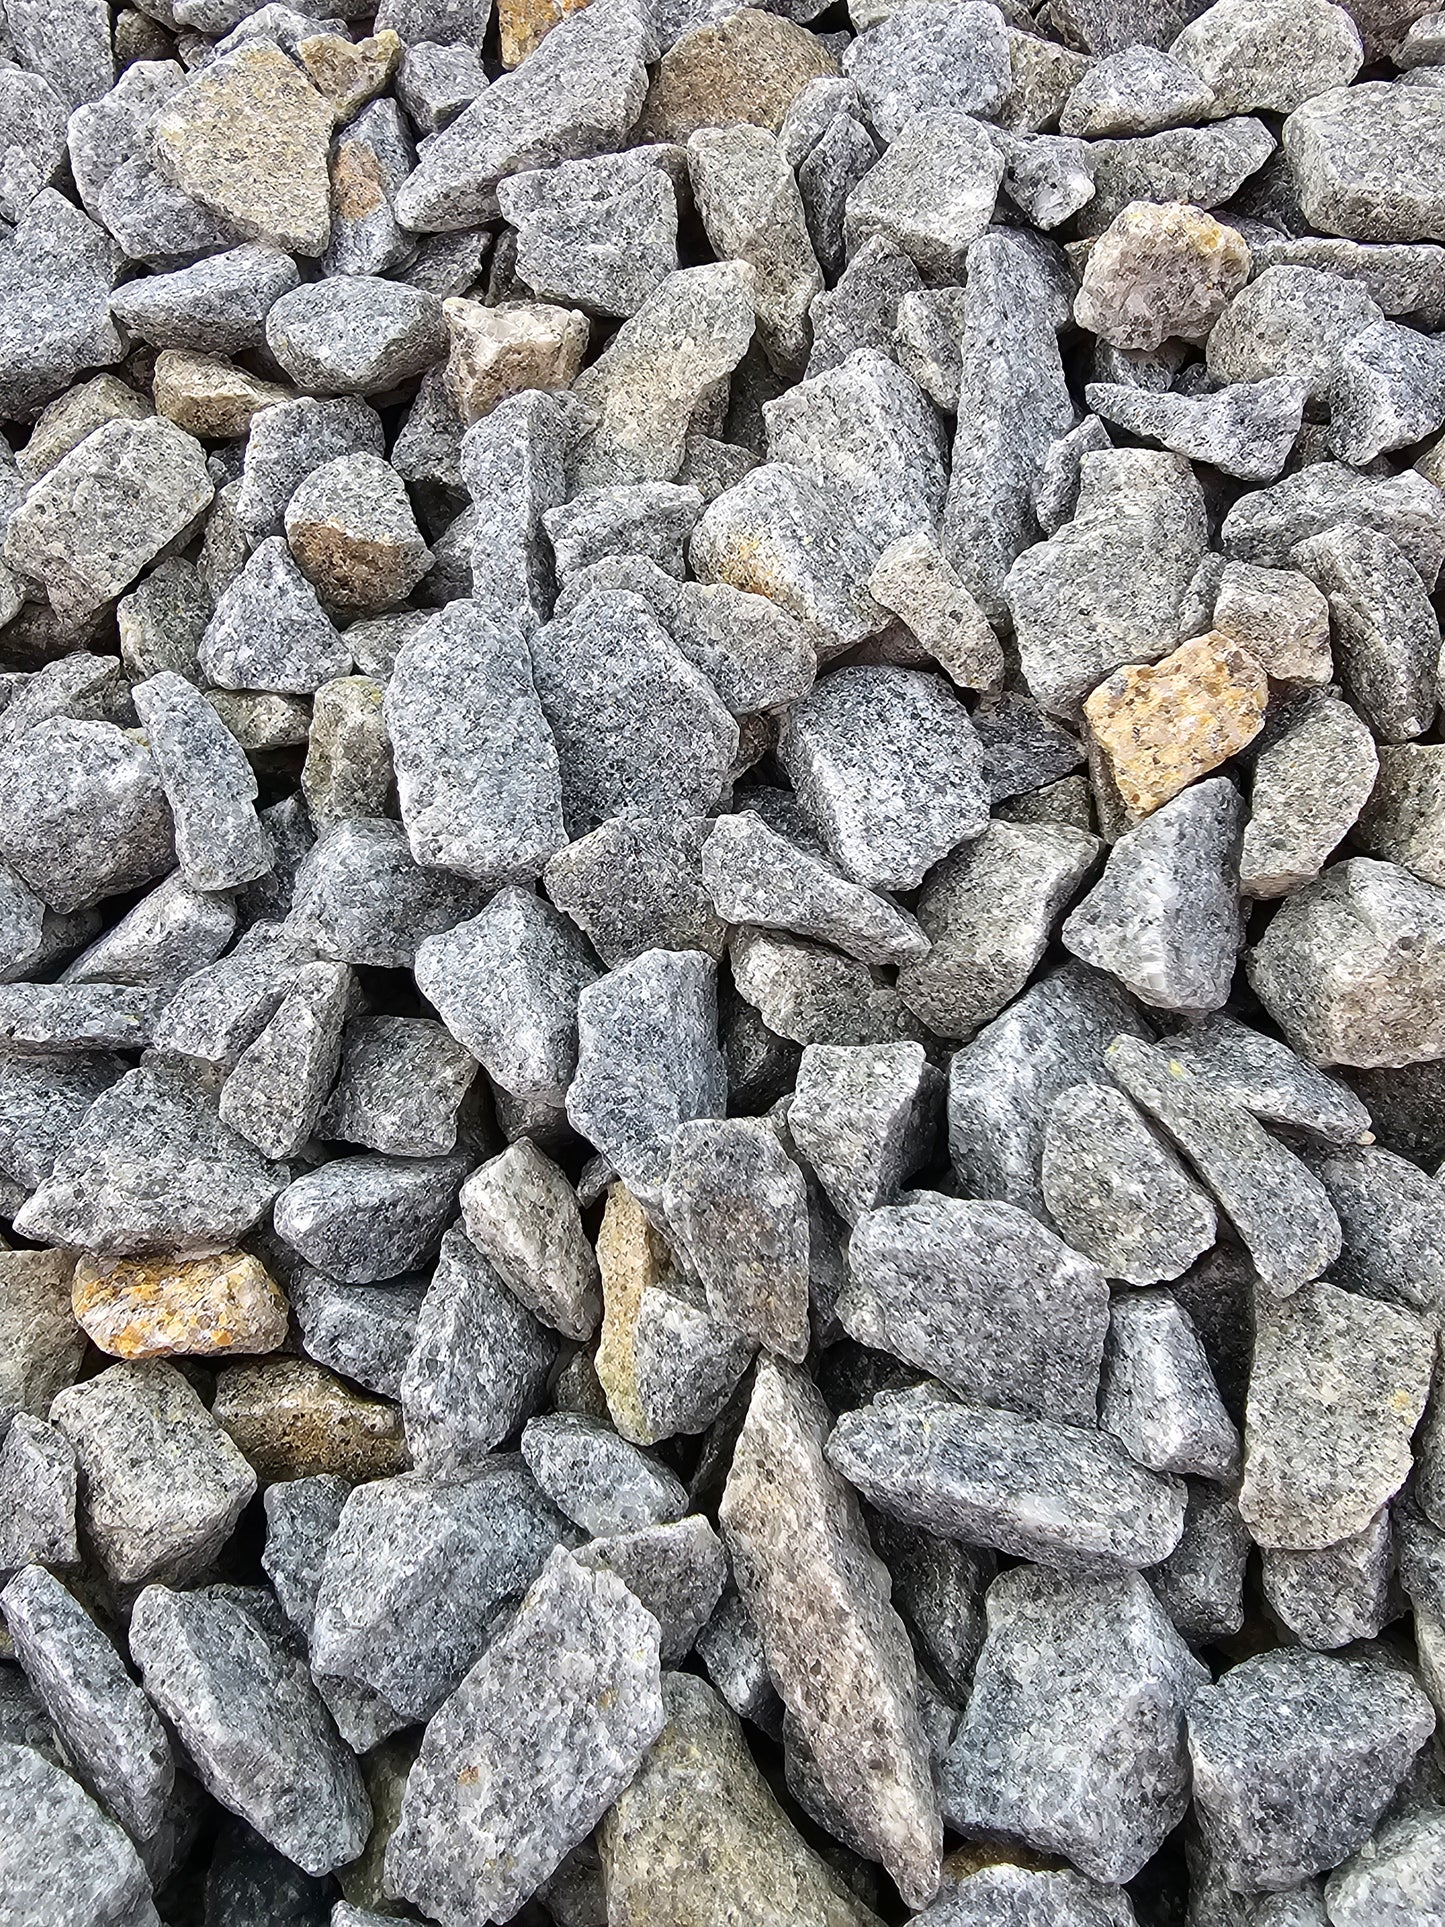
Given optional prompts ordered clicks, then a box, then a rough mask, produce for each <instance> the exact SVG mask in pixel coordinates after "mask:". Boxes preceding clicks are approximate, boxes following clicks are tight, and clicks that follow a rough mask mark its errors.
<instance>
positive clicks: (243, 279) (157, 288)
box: [110, 242, 300, 355]
mask: <svg viewBox="0 0 1445 1927" xmlns="http://www.w3.org/2000/svg"><path fill="white" fill-rule="evenodd" d="M299 278H300V277H299V275H298V273H297V270H296V264H295V262H294V261H293V260H292V259H291V257H290V255H289V254H284V253H282V251H281V250H280V249H279V248H273V247H267V246H265V245H263V244H261V243H259V242H248V243H247V244H246V245H245V246H244V247H239V248H232V249H230V251H229V252H227V253H225V254H211V255H208V256H207V257H206V258H205V259H204V260H203V261H197V262H195V263H194V264H193V265H192V266H190V267H188V268H177V269H175V270H174V271H173V272H172V273H170V274H150V275H146V276H144V277H143V278H141V279H140V280H136V281H127V282H125V283H124V284H123V285H122V286H121V287H119V288H117V289H116V291H115V293H114V294H113V295H112V296H111V298H110V311H111V313H112V314H113V315H114V316H115V317H116V318H117V320H119V321H122V322H124V323H125V325H126V327H127V328H128V329H129V330H130V332H131V333H132V334H135V335H139V336H140V338H141V340H142V341H148V342H149V343H150V345H151V346H152V347H153V348H175V349H182V350H186V351H187V352H190V353H193V354H208V355H234V354H239V353H241V352H242V350H243V349H246V348H255V347H257V346H259V345H260V343H261V342H262V341H263V340H264V339H265V332H266V316H267V314H268V313H269V312H270V310H271V308H272V307H273V306H274V305H275V304H276V302H278V301H279V300H280V299H281V296H282V295H283V294H289V293H290V291H291V290H292V289H293V288H294V287H295V286H296V285H297V283H298V280H299Z"/></svg>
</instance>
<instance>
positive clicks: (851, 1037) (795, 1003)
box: [728, 925, 926, 1044]
mask: <svg viewBox="0 0 1445 1927" xmlns="http://www.w3.org/2000/svg"><path fill="white" fill-rule="evenodd" d="M728 959H729V962H730V964H731V966H732V977H733V987H734V990H735V991H736V993H737V995H738V997H740V998H742V999H744V1000H745V1001H746V1002H747V1003H749V1004H750V1005H752V1006H754V1007H755V1008H756V1009H757V1011H758V1013H759V1015H760V1017H761V1019H762V1022H763V1024H764V1025H765V1026H766V1028H767V1029H768V1030H769V1031H770V1032H771V1033H772V1034H773V1035H775V1036H778V1037H784V1038H788V1039H790V1040H791V1041H793V1042H794V1043H798V1044H891V1043H894V1042H896V1041H898V1040H899V1039H900V1038H910V1037H922V1036H924V1035H925V1034H926V1032H925V1027H924V1025H923V1024H922V1023H921V1022H920V1021H919V1019H918V1018H917V1017H915V1016H914V1014H913V1013H912V1011H910V1010H909V1009H908V1008H907V1006H906V1005H905V1004H904V1003H903V1001H902V999H901V998H900V997H899V995H898V992H897V990H896V989H895V988H894V987H893V986H892V985H891V984H890V983H888V981H887V979H886V974H885V972H884V971H883V970H882V968H881V967H879V966H878V965H872V964H863V963H858V962H856V961H855V960H854V959H853V958H851V957H845V956H844V955H843V954H842V953H841V952H840V951H837V950H831V949H829V948H828V947H827V946H826V945H824V944H819V943H809V942H806V941H804V940H802V939H800V938H796V937H788V936H783V935H781V934H776V933H774V932H771V931H767V930H757V929H753V928H751V927H749V926H746V925H744V926H742V927H740V928H738V929H736V930H734V931H733V933H732V936H731V938H730V939H729V943H728Z"/></svg>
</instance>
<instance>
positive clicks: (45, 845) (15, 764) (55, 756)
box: [0, 716, 175, 912]
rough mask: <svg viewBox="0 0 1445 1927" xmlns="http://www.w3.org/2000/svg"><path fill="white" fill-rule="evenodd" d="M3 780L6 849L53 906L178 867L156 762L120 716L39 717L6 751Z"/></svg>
mask: <svg viewBox="0 0 1445 1927" xmlns="http://www.w3.org/2000/svg"><path fill="white" fill-rule="evenodd" d="M0 782H3V786H4V799H5V800H4V805H3V807H0V855H3V856H4V858H5V860H6V861H7V862H8V863H9V864H10V866H11V867H12V869H14V870H15V871H16V872H17V873H18V875H19V876H20V878H21V880H22V881H23V882H25V883H26V884H28V885H29V886H30V887H32V888H33V889H34V891H35V894H36V895H37V896H39V897H40V898H41V900H42V901H43V902H44V903H45V904H46V905H47V906H48V907H49V908H50V909H52V910H58V911H62V912H67V911H72V910H79V909H83V908H85V907H86V906H88V905H90V904H92V903H96V902H99V901H101V900H102V899H103V898H105V897H108V896H114V895H116V894H118V893H120V892H122V891H126V890H134V889H137V888H139V887H140V886H141V885H143V884H146V883H150V882H153V881H155V880H156V879H157V878H159V877H161V876H163V875H164V874H165V873H166V872H167V871H168V870H169V869H170V868H171V867H172V864H173V862H174V852H175V845H174V835H173V826H172V819H171V813H170V809H169V807H168V805H167V803H166V799H165V793H164V791H163V789H162V787H161V781H160V776H159V773H158V771H157V769H156V766H155V763H154V762H153V760H152V758H151V756H150V754H149V752H148V751H147V750H146V749H145V748H144V747H143V746H142V745H141V744H139V743H137V742H135V741H134V740H132V739H131V738H130V737H128V736H127V735H125V734H124V733H123V732H122V731H121V730H119V729H118V728H117V727H116V726H115V725H114V724H113V723H108V722H78V721H75V720H73V719H71V718H69V717H64V716H59V717H55V718H52V719H50V720H48V721H43V722H39V723H37V724H36V725H35V727H34V728H32V729H29V730H27V731H26V732H25V734H24V735H23V736H21V737H20V738H18V739H17V740H16V741H13V742H11V743H8V744H7V745H5V747H4V748H3V749H0Z"/></svg>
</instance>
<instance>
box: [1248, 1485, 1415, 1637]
mask: <svg viewBox="0 0 1445 1927" xmlns="http://www.w3.org/2000/svg"><path fill="white" fill-rule="evenodd" d="M1394 1575H1395V1549H1394V1545H1393V1543H1392V1541H1391V1536H1390V1513H1389V1509H1388V1507H1384V1506H1382V1507H1381V1509H1380V1510H1379V1511H1378V1512H1377V1513H1376V1514H1375V1516H1374V1518H1373V1519H1372V1520H1371V1521H1370V1523H1369V1524H1368V1525H1367V1526H1366V1527H1365V1528H1364V1530H1363V1531H1362V1532H1356V1533H1352V1534H1351V1536H1350V1537H1349V1538H1348V1539H1341V1540H1340V1541H1339V1543H1338V1544H1337V1545H1333V1546H1325V1547H1323V1548H1322V1549H1321V1550H1320V1551H1318V1552H1287V1551H1285V1550H1284V1549H1283V1548H1282V1547H1278V1546H1270V1547H1266V1548H1265V1550H1264V1552H1263V1554H1262V1556H1261V1560H1260V1579H1261V1582H1262V1585H1263V1589H1264V1596H1265V1598H1266V1600H1267V1601H1268V1602H1269V1609H1270V1611H1271V1612H1272V1613H1273V1615H1274V1617H1275V1619H1276V1620H1277V1621H1278V1622H1279V1624H1280V1625H1281V1626H1282V1627H1284V1629H1285V1630H1286V1631H1287V1632H1289V1633H1292V1634H1293V1635H1294V1637H1295V1638H1296V1639H1297V1640H1298V1641H1299V1643H1300V1645H1301V1646H1309V1647H1311V1648H1313V1649H1314V1650H1315V1651H1316V1652H1319V1651H1331V1650H1334V1649H1336V1648H1338V1647H1341V1646H1348V1645H1350V1644H1351V1643H1352V1642H1353V1641H1355V1640H1357V1639H1374V1638H1375V1636H1376V1635H1377V1634H1378V1633H1379V1631H1380V1629H1381V1628H1382V1627H1383V1626H1385V1625H1386V1624H1387V1623H1388V1622H1389V1621H1390V1620H1391V1619H1393V1618H1394V1617H1395V1613H1396V1600H1395V1597H1394V1591H1393V1585H1392V1582H1393V1580H1394Z"/></svg>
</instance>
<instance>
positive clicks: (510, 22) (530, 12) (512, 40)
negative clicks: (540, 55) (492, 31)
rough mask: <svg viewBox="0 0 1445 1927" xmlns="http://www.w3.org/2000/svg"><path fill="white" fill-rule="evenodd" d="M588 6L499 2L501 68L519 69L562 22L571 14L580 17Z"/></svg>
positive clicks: (550, 0) (569, 1)
mask: <svg viewBox="0 0 1445 1927" xmlns="http://www.w3.org/2000/svg"><path fill="white" fill-rule="evenodd" d="M586 5H587V0H498V4H497V25H498V27H500V29H501V34H502V65H503V66H504V67H520V66H521V64H522V62H523V61H524V60H525V59H526V58H527V56H528V54H534V53H535V52H536V51H537V49H538V48H539V47H540V46H541V44H542V42H543V41H544V40H545V39H546V38H547V35H548V34H549V33H551V31H552V29H553V28H554V27H555V26H556V25H557V23H558V22H559V21H561V20H565V19H566V18H567V16H568V14H569V13H580V12H581V10H582V8H583V7H585V6H586Z"/></svg>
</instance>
